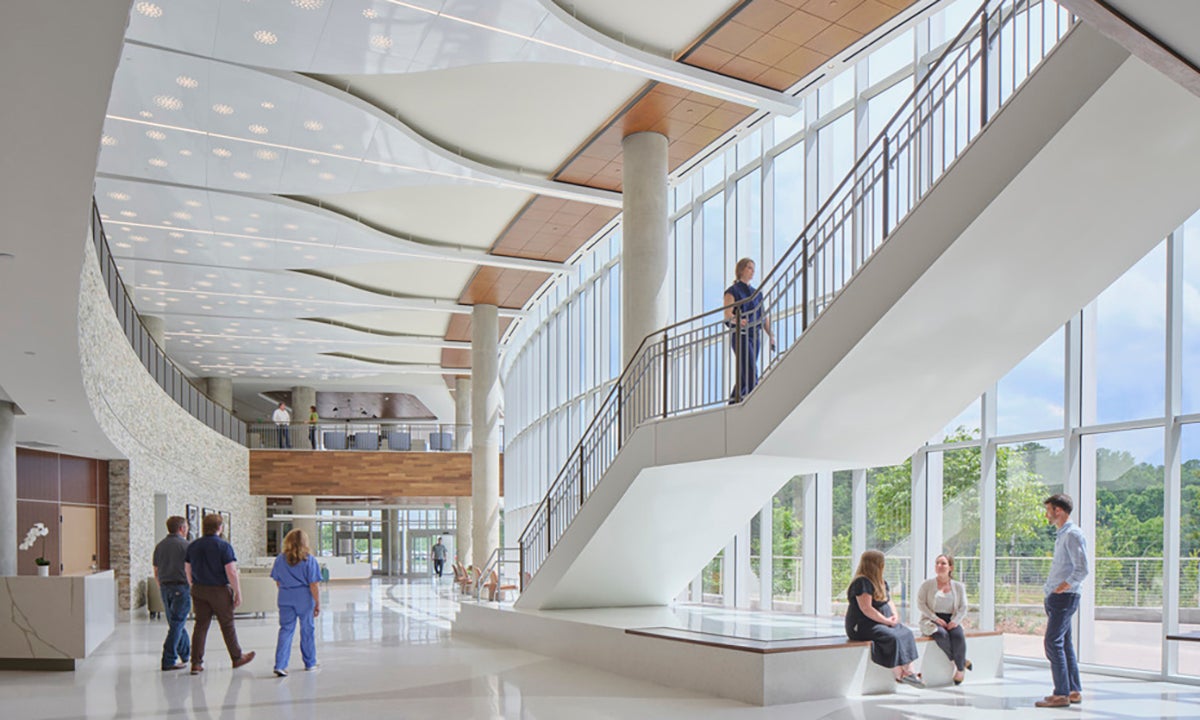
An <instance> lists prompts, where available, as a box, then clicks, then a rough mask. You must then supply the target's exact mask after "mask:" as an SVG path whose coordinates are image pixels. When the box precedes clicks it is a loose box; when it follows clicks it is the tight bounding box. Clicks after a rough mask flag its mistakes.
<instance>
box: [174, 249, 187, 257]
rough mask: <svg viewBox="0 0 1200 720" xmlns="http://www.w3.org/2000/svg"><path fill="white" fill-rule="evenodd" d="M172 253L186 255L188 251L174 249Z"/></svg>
mask: <svg viewBox="0 0 1200 720" xmlns="http://www.w3.org/2000/svg"><path fill="white" fill-rule="evenodd" d="M174 253H175V254H176V255H187V254H188V251H187V250H184V249H183V248H175V250H174Z"/></svg>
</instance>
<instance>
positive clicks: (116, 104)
mask: <svg viewBox="0 0 1200 720" xmlns="http://www.w3.org/2000/svg"><path fill="white" fill-rule="evenodd" d="M323 90H324V88H318V89H314V88H311V87H306V86H304V84H301V83H297V82H294V81H293V80H292V79H290V78H286V77H280V76H277V75H273V74H271V73H267V72H260V71H257V70H253V69H250V68H245V67H241V66H238V65H230V64H228V63H223V62H219V61H215V60H207V59H204V58H197V57H193V56H190V55H184V54H180V53H176V52H170V51H166V50H160V49H156V48H149V47H145V46H140V45H132V44H131V45H126V47H125V50H124V52H123V53H122V61H121V65H120V67H119V68H118V70H117V76H116V79H115V81H114V83H113V92H112V96H111V98H110V100H109V106H108V118H107V120H106V122H105V126H104V139H103V141H102V144H101V152H100V163H99V171H100V172H104V173H109V174H114V175H125V176H131V177H140V178H147V179H152V180H159V181H167V182H174V183H179V184H184V185H193V186H200V187H211V188H218V189H228V190H235V191H238V192H259V193H279V194H310V195H315V194H320V193H340V192H352V191H355V190H371V189H378V188H383V187H396V186H398V185H406V184H409V185H412V184H427V183H431V182H436V183H454V184H470V183H479V182H482V183H488V184H494V183H495V182H496V178H494V177H488V176H486V175H484V174H482V173H480V172H479V171H477V170H474V169H469V168H466V167H464V166H463V165H462V164H460V163H457V162H455V161H454V160H452V159H449V158H447V157H444V153H439V152H436V151H434V150H433V149H431V148H429V147H426V146H423V145H422V144H420V143H418V142H416V141H414V140H413V139H412V138H411V137H410V136H409V135H408V134H406V133H405V132H404V131H403V130H401V129H400V128H398V127H396V123H394V122H391V123H389V122H382V121H381V119H380V118H379V117H378V116H377V114H375V113H372V112H370V111H369V110H368V109H364V108H362V107H358V106H355V105H354V104H351V103H346V102H343V101H341V99H340V98H338V97H336V96H335V95H334V94H332V93H329V92H325V91H323Z"/></svg>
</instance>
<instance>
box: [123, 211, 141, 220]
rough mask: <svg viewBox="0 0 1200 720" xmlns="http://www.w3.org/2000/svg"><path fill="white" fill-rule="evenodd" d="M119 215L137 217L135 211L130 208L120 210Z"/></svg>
mask: <svg viewBox="0 0 1200 720" xmlns="http://www.w3.org/2000/svg"><path fill="white" fill-rule="evenodd" d="M121 217H127V218H135V217H137V213H135V212H134V211H132V210H122V211H121Z"/></svg>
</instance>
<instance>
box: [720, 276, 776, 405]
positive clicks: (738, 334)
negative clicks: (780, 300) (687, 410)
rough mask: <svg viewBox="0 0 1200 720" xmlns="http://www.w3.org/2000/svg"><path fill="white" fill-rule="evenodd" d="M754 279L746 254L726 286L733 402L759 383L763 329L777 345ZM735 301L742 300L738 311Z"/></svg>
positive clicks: (726, 315) (726, 316) (739, 399)
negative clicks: (733, 368)
mask: <svg viewBox="0 0 1200 720" xmlns="http://www.w3.org/2000/svg"><path fill="white" fill-rule="evenodd" d="M753 279H754V261H753V260H751V259H750V258H742V259H741V260H738V261H737V265H735V266H734V283H733V284H732V285H730V286H729V288H728V289H727V290H725V298H724V302H725V326H726V327H728V328H729V329H730V330H731V331H732V332H731V333H730V334H729V341H730V344H731V346H732V348H733V359H734V366H735V371H734V372H735V373H736V376H735V378H734V381H733V382H734V387H733V392H732V393H731V394H730V397H729V402H730V404H733V403H737V402H741V401H742V400H744V399H745V397H746V396H747V395H749V394H750V391H751V390H753V389H754V386H755V385H757V384H758V348H759V344H760V343H761V342H762V336H761V333H762V332H766V333H767V338H768V339H769V341H770V344H771V349H772V350H774V349H775V335H774V334H772V332H771V321H770V318H768V317H767V311H766V308H764V307H763V304H762V295H761V294H760V293H759V292H758V290H756V289H755V288H754V286H753V285H751V284H750V281H751V280H753ZM734 303H741V304H740V305H738V306H737V311H736V312H735V311H734V305H733V304H734Z"/></svg>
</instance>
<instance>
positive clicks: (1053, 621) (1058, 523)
mask: <svg viewBox="0 0 1200 720" xmlns="http://www.w3.org/2000/svg"><path fill="white" fill-rule="evenodd" d="M1044 503H1045V505H1046V519H1047V520H1049V521H1050V522H1051V523H1053V524H1054V526H1055V527H1056V528H1058V536H1057V539H1056V540H1055V541H1054V560H1053V562H1051V564H1050V574H1049V576H1048V577H1047V578H1046V584H1045V585H1044V586H1042V589H1043V590H1044V591H1045V593H1046V602H1045V607H1046V639H1045V648H1046V659H1047V660H1049V661H1050V672H1051V674H1052V675H1053V676H1054V694H1053V695H1047V696H1046V697H1045V698H1044V699H1042V700H1039V701H1037V702H1036V703H1034V704H1035V705H1036V706H1038V707H1070V705H1071V703H1077V702H1081V701H1082V700H1083V695H1082V694H1081V689H1080V685H1079V663H1077V662H1076V660H1075V643H1074V641H1073V639H1072V637H1071V618H1072V617H1073V616H1074V615H1075V611H1076V610H1078V609H1079V586H1080V585H1081V584H1082V583H1083V580H1084V578H1086V577H1087V576H1088V560H1087V540H1086V539H1085V538H1084V536H1083V531H1082V530H1080V529H1079V526H1077V525H1076V524H1075V523H1073V522H1071V511H1072V510H1073V509H1074V504H1073V503H1072V502H1071V497H1070V496H1069V495H1063V494H1061V493H1060V494H1058V495H1051V496H1050V497H1048V498H1046V500H1045V501H1044Z"/></svg>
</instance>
